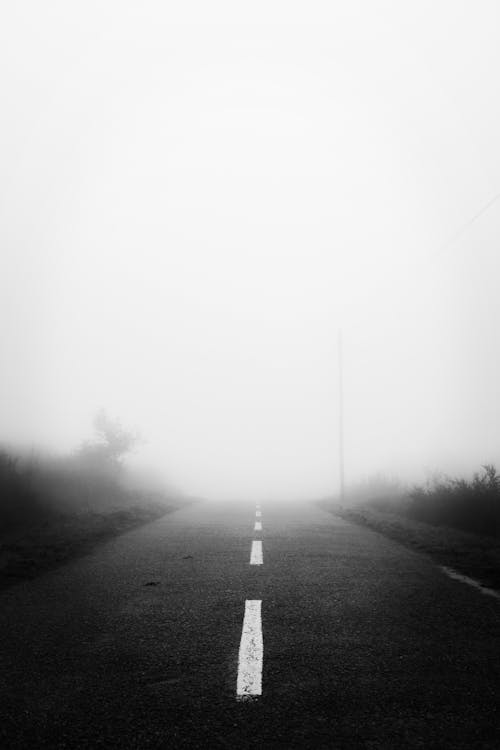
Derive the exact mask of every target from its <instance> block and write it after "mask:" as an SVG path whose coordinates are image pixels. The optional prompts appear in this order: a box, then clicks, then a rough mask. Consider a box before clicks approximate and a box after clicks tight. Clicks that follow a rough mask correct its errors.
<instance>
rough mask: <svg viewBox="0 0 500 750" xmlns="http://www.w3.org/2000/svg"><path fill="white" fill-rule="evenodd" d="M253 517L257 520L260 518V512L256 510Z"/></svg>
mask: <svg viewBox="0 0 500 750" xmlns="http://www.w3.org/2000/svg"><path fill="white" fill-rule="evenodd" d="M255 515H256V516H257V518H260V517H261V515H262V513H261V512H260V510H256V511H255Z"/></svg>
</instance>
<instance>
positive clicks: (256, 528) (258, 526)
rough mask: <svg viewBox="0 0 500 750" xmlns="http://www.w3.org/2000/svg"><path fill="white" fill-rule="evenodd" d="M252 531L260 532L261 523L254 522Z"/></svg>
mask: <svg viewBox="0 0 500 750" xmlns="http://www.w3.org/2000/svg"><path fill="white" fill-rule="evenodd" d="M253 530H254V531H262V522H261V521H255V526H254V527H253Z"/></svg>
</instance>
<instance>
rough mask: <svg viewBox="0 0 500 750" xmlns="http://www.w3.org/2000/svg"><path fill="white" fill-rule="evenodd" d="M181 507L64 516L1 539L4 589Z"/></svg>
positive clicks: (0, 579) (148, 506)
mask: <svg viewBox="0 0 500 750" xmlns="http://www.w3.org/2000/svg"><path fill="white" fill-rule="evenodd" d="M181 504H184V503H177V504H176V505H174V504H172V505H167V504H163V503H149V504H146V505H137V506H132V507H127V508H123V509H118V510H110V511H107V512H95V511H94V512H88V513H85V514H80V515H74V516H61V517H59V518H57V519H54V518H52V519H50V520H49V521H46V522H45V523H43V524H39V525H36V526H31V527H30V528H27V529H24V530H23V531H22V532H17V533H16V534H10V535H8V536H4V537H3V538H2V537H1V536H0V589H4V588H6V587H7V586H10V585H12V584H14V583H17V582H19V581H23V580H27V579H31V578H35V577H36V576H38V575H40V574H41V573H44V572H45V571H47V570H50V569H52V568H55V567H57V566H59V565H62V564H64V563H65V562H68V561H69V560H71V559H73V558H75V557H79V556H81V555H84V554H87V553H88V552H90V551H92V550H93V549H94V548H95V547H96V546H97V545H99V544H101V543H102V542H104V541H107V540H108V539H111V538H112V537H115V536H118V535H119V534H123V533H124V532H126V531H130V530H131V529H134V528H136V527H138V526H141V525H142V524H145V523H149V522H150V521H154V520H156V519H157V518H161V517H162V516H164V515H165V514H167V513H172V512H173V511H175V510H177V509H178V508H179V507H180V506H181Z"/></svg>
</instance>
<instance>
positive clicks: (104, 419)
mask: <svg viewBox="0 0 500 750" xmlns="http://www.w3.org/2000/svg"><path fill="white" fill-rule="evenodd" d="M93 424H94V430H95V433H96V440H93V441H88V440H87V441H85V442H84V443H83V444H82V445H81V446H80V448H79V449H78V451H77V457H78V458H79V459H80V460H83V462H84V463H85V464H86V465H87V466H89V467H90V466H92V467H93V468H95V469H101V470H105V471H110V470H111V471H113V472H117V471H118V470H119V469H120V468H121V462H122V459H123V457H124V456H125V455H126V454H127V453H130V451H131V450H132V449H133V448H134V447H135V446H136V445H137V443H138V442H139V436H138V435H137V434H136V433H133V432H129V431H128V430H125V429H124V428H123V427H122V425H121V422H120V421H119V420H118V419H112V418H111V417H109V416H108V415H107V414H106V412H105V411H104V409H101V410H100V411H98V412H97V414H96V415H95V417H94V422H93Z"/></svg>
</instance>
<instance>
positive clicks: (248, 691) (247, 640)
mask: <svg viewBox="0 0 500 750" xmlns="http://www.w3.org/2000/svg"><path fill="white" fill-rule="evenodd" d="M254 544H255V542H254ZM261 604H262V600H259V599H247V600H246V602H245V617H244V619H243V630H242V632H241V642H240V652H239V656H238V680H237V683H236V699H237V700H240V701H241V700H251V699H252V698H256V697H257V696H258V695H262V661H263V657H264V644H263V641H262V618H261Z"/></svg>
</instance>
